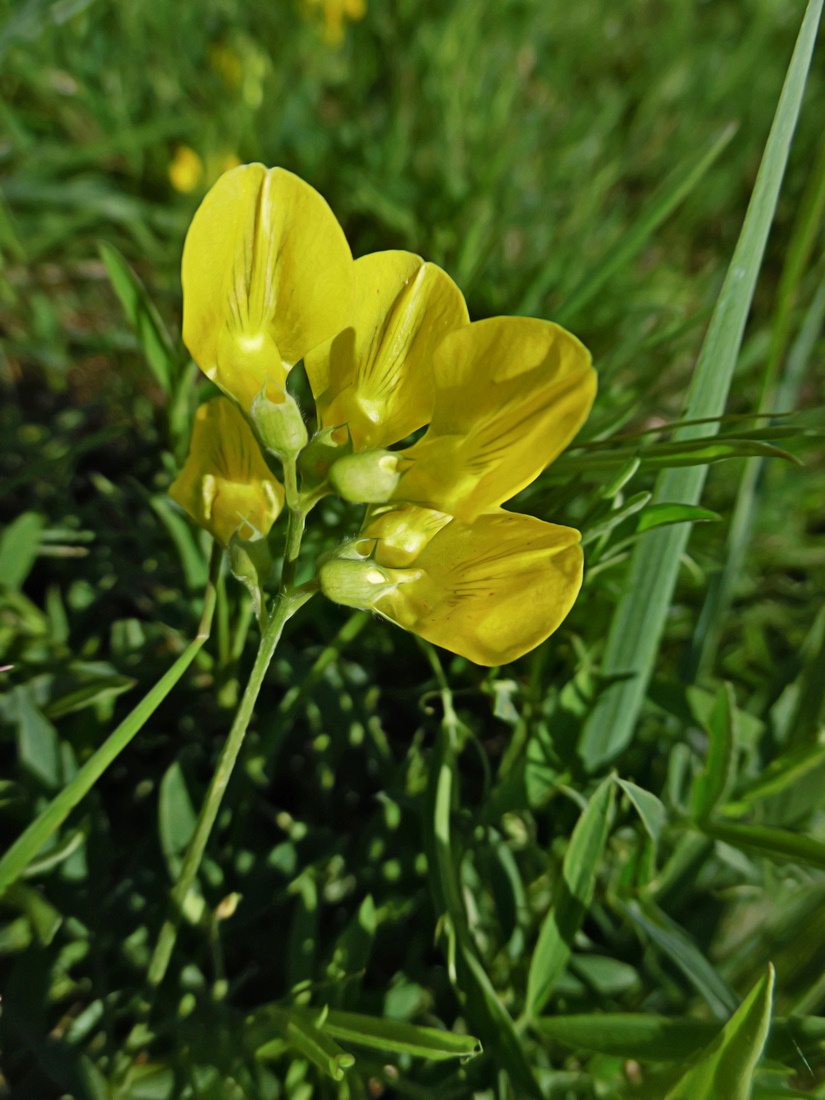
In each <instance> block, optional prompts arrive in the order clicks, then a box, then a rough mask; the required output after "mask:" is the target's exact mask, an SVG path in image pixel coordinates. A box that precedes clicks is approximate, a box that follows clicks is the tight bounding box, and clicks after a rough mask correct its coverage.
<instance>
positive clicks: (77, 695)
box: [43, 674, 137, 718]
mask: <svg viewBox="0 0 825 1100" xmlns="http://www.w3.org/2000/svg"><path fill="white" fill-rule="evenodd" d="M136 683H137V681H136V680H133V679H132V677H131V676H117V675H115V674H112V675H111V676H101V677H99V678H97V679H94V680H91V681H90V682H89V683H85V684H82V685H81V686H80V687H77V688H74V689H73V690H72V691H67V692H66V693H65V694H63V695H59V696H58V697H57V698H56V699H53V700H52V701H51V702H50V703H49V704H48V706H46V707H44V708H43V713H44V714H45V715H46V716H47V717H48V718H60V717H61V716H62V715H64V714H71V713H72V712H73V711H76V710H85V708H86V707H92V706H94V705H95V703H99V702H102V701H103V700H104V699H113V698H116V697H117V696H118V695H122V694H123V693H124V691H129V690H130V689H131V688H133V687H134V686H135V684H136Z"/></svg>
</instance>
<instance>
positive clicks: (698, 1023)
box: [532, 1012, 719, 1062]
mask: <svg viewBox="0 0 825 1100" xmlns="http://www.w3.org/2000/svg"><path fill="white" fill-rule="evenodd" d="M532 1026H533V1028H534V1029H535V1031H536V1032H538V1033H539V1034H540V1035H542V1036H543V1037H544V1038H546V1039H551V1040H552V1041H553V1042H556V1043H563V1044H564V1045H565V1046H568V1047H572V1048H573V1049H574V1050H590V1051H594V1052H596V1053H598V1054H606V1055H610V1056H612V1057H615V1058H623V1059H626V1058H636V1059H638V1060H639V1061H640V1062H678V1061H681V1060H682V1059H684V1058H687V1057H689V1056H690V1055H691V1054H693V1053H694V1051H696V1050H698V1049H699V1048H700V1047H702V1046H704V1045H706V1044H707V1043H709V1042H710V1041H711V1040H712V1039H713V1038H714V1036H715V1035H717V1034H718V1033H719V1024H717V1023H714V1022H713V1021H711V1020H672V1019H669V1018H667V1017H665V1016H646V1015H642V1014H641V1013H638V1014H637V1013H629V1012H627V1013H625V1012H604V1013H600V1014H599V1015H592V1016H591V1015H589V1014H588V1015H585V1014H582V1015H580V1016H539V1017H537V1018H536V1019H535V1020H533V1022H532Z"/></svg>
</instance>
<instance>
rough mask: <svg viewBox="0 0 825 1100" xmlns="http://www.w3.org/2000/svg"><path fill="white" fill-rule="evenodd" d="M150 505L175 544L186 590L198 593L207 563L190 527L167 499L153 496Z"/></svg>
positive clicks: (203, 583)
mask: <svg viewBox="0 0 825 1100" xmlns="http://www.w3.org/2000/svg"><path fill="white" fill-rule="evenodd" d="M150 503H151V505H152V507H153V508H154V510H155V511H156V512H157V514H158V516H159V517H160V520H161V522H162V523H163V526H164V527H165V528H166V530H167V531H168V532H169V535H170V536H171V539H172V542H174V544H175V549H176V550H177V552H178V557H179V558H180V563H181V567H182V568H183V574H184V577H185V578H186V587H187V589H188V590H189V591H190V592H197V591H199V590H200V589H201V588H203V586H204V585H205V584H206V578H207V574H208V572H209V563H208V562H207V559H206V558H205V557H204V555H203V553H202V552H201V549H200V546H199V545H198V543H197V542H196V541H195V538H194V536H193V534H192V529H191V527H190V526H189V524H188V523H187V522H186V520H185V519H184V518H183V516H182V515H181V514H180V512H179V511H176V509H175V507H174V505H173V504H172V501H171V500H170V499H169V497H167V496H163V495H158V496H154V497H152V499H151V501H150Z"/></svg>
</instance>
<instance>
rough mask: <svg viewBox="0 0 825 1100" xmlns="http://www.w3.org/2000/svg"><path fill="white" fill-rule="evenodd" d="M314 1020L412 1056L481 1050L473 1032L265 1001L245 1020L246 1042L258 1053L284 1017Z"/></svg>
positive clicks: (333, 1031)
mask: <svg viewBox="0 0 825 1100" xmlns="http://www.w3.org/2000/svg"><path fill="white" fill-rule="evenodd" d="M287 1016H288V1018H289V1019H290V1020H292V1021H295V1022H297V1021H300V1022H301V1024H302V1025H303V1024H304V1023H306V1022H307V1021H312V1020H314V1021H315V1026H316V1029H317V1030H322V1031H323V1032H325V1033H326V1034H327V1035H328V1036H330V1037H331V1038H333V1039H336V1040H339V1041H340V1042H342V1043H352V1044H354V1045H356V1046H362V1047H367V1048H369V1049H371V1050H379V1051H383V1052H391V1053H395V1054H409V1055H412V1056H413V1057H415V1058H428V1059H430V1060H431V1061H444V1060H445V1059H450V1058H471V1057H473V1056H475V1055H477V1054H480V1053H481V1043H479V1041H478V1039H475V1038H473V1036H472V1035H458V1034H456V1033H455V1032H452V1031H442V1030H440V1029H439V1028H435V1027H419V1026H418V1025H417V1024H408V1023H405V1022H402V1021H399V1020H386V1019H380V1018H378V1017H375V1016H366V1015H361V1014H360V1013H356V1012H339V1011H337V1010H336V1009H330V1010H329V1011H326V1012H324V1013H323V1014H320V1013H319V1012H318V1011H317V1010H313V1009H306V1008H299V1007H291V1008H288V1009H284V1008H278V1007H276V1006H274V1005H267V1006H266V1007H264V1008H261V1009H258V1010H257V1011H256V1012H254V1013H252V1015H251V1016H250V1017H249V1018H248V1020H247V1029H248V1032H247V1042H248V1044H249V1045H250V1046H251V1047H252V1049H255V1050H257V1051H258V1053H259V1054H260V1053H261V1048H262V1047H263V1046H264V1044H265V1043H266V1042H268V1041H269V1038H268V1037H267V1035H268V1033H269V1034H270V1035H271V1032H272V1029H273V1027H277V1028H281V1027H284V1026H285V1021H286V1018H287Z"/></svg>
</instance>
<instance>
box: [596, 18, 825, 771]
mask: <svg viewBox="0 0 825 1100" xmlns="http://www.w3.org/2000/svg"><path fill="white" fill-rule="evenodd" d="M821 13H822V0H809V3H808V6H807V9H806V12H805V18H804V21H803V23H802V29H801V30H800V33H799V38H798V40H797V44H796V48H795V50H794V54H793V57H792V59H791V63H790V66H789V68H788V73H787V77H786V80H785V85H784V87H783V89H782V94H781V96H780V99H779V105H778V107H777V110H776V115H775V117H774V121H773V125H772V127H771V132H770V135H769V137H768V141H767V144H766V146H765V153H764V156H763V158H762V164H761V166H760V169H759V174H758V176H757V180H756V185H755V187H754V190H753V194H752V196H751V201H750V205H749V207H748V212H747V214H746V216H745V222H744V225H743V227H742V232H741V233H740V235H739V240H738V241H737V244H736V248H735V250H734V255H733V259H732V260H731V264H730V267H729V268H728V272H727V275H726V277H725V282H724V284H723V286H722V290H721V293H720V295H719V299H718V301H717V303H716V307H715V309H714V311H713V316H712V318H711V322H710V325H709V327H708V331H707V335H706V337H705V340H704V343H703V345H702V350H701V353H700V355H699V361H698V363H697V364H696V370H695V372H694V377H693V381H692V384H691V388H690V393H689V396H688V401H687V407H686V410H685V417H686V418H688V419H698V418H703V417H711V416H719V415H720V414H721V413H722V412H723V411H724V407H725V402H726V399H727V394H728V390H729V387H730V383H731V379H732V377H733V373H734V369H735V366H736V361H737V358H738V354H739V348H740V345H741V342H742V335H743V332H744V329H745V323H746V321H747V317H748V312H749V309H750V304H751V300H752V298H753V291H754V287H755V285H756V280H757V276H758V274H759V269H760V267H761V264H762V257H763V255H764V251H765V243H766V241H767V237H768V233H769V231H770V226H771V222H772V221H773V215H774V211H775V209H776V203H777V199H778V197H779V190H780V186H781V184H782V177H783V174H784V171H785V166H786V164H787V159H788V153H789V150H790V146H791V141H792V138H793V131H794V127H795V125H796V121H797V118H798V116H799V111H800V107H801V105H802V97H803V93H804V90H805V82H806V78H807V74H808V68H809V66H810V61H811V54H812V52H813V47H814V42H815V40H816V33H817V28H818V26H819V20H820V16H821ZM699 431H701V429H699V428H692V427H683V428H680V429H679V431H678V433H677V436H678V441H680V442H682V441H685V440H691V439H694V438H695V437H696V435H697V434H698V432H699ZM705 476H706V470H705V469H704V468H703V467H693V468H688V469H677V470H667V471H665V472H664V473H663V474H662V475H661V476H660V478H659V479H658V481H657V484H656V490H655V493H654V503H657V504H658V503H662V502H665V501H667V502H671V503H681V504H692V505H695V504H698V503H699V500H700V497H701V494H702V488H703V486H704V482H705ZM689 535H690V524H687V523H681V524H677V525H675V526H673V527H667V528H662V529H661V530H659V531H655V532H652V533H651V534H650V535H648V536H647V537H646V538H644V539H642V540H641V542H640V543H639V545H638V546H637V547H636V550H635V551H634V554H633V558H632V562H631V567H630V569H629V572H628V577H627V581H626V585H625V589H624V594H623V596H622V598H621V599H620V601H619V604H618V606H617V608H616V611H615V612H614V615H613V618H612V621H611V625H610V632H609V635H608V641H607V646H606V649H605V654H604V658H603V661H602V672H603V674H604V675H605V676H615V675H621V674H629V675H628V678H627V679H625V680H622V681H616V682H615V683H613V684H611V685H610V686H609V687H608V688H607V689H606V690H605V692H604V693H603V694H602V695H601V696H600V697H599V699H598V701H597V703H596V706H595V707H594V709H593V712H592V713H591V715H590V717H589V719H588V721H587V723H586V725H585V729H584V733H583V736H582V739H581V743H580V747H579V753H580V756H581V758H582V760H583V762H584V764H585V767H586V768H587V769H588V770H589V771H596V770H597V769H599V768H601V767H602V766H603V765H604V764H605V763H606V762H607V761H609V760H612V759H613V758H614V757H615V756H616V755H617V754H618V753H619V752H621V751H622V749H623V748H624V747H625V746H626V745H627V744H628V743H629V742H630V740H631V739H632V737H633V731H634V729H635V726H636V718H637V715H638V713H639V709H640V707H641V705H642V701H643V699H644V695H645V690H646V688H647V683H648V680H649V679H650V675H651V672H652V670H653V666H654V664H655V662H656V657H657V653H658V648H659V641H660V639H661V636H662V632H663V630H664V626H665V621H666V619H667V614H668V609H669V607H670V602H671V598H672V595H673V590H674V587H675V584H676V576H677V573H678V570H679V563H680V561H681V558H682V554H683V553H684V550H685V547H686V546H687V540H688V537H689Z"/></svg>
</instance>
